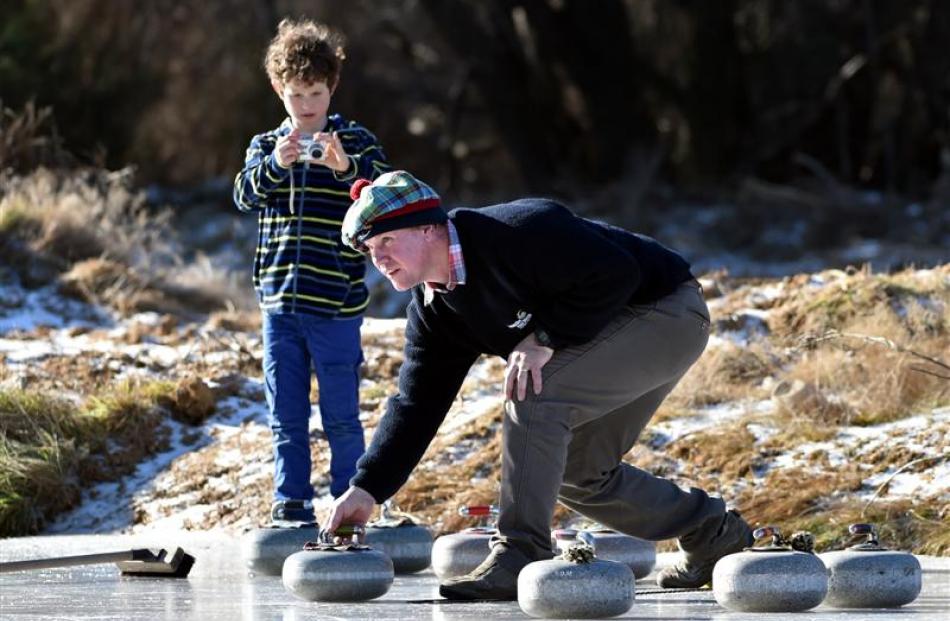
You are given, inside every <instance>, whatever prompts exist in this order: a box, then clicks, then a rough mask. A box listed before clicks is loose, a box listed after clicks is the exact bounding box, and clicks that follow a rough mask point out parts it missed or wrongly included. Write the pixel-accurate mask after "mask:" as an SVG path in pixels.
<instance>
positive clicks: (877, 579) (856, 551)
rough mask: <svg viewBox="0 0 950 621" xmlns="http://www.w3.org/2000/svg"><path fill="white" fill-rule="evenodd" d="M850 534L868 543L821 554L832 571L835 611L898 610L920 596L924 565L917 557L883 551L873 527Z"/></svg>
mask: <svg viewBox="0 0 950 621" xmlns="http://www.w3.org/2000/svg"><path fill="white" fill-rule="evenodd" d="M848 532H849V533H851V535H853V536H861V535H865V536H866V539H865V541H864V542H862V543H859V544H857V545H853V546H851V547H850V548H847V549H845V550H838V551H835V552H825V553H824V554H820V555H819V557H820V558H821V560H822V562H824V564H825V566H826V567H827V568H828V596H827V597H826V598H825V604H827V605H829V606H831V607H832V608H896V607H898V606H903V605H904V604H909V603H910V602H912V601H914V600H915V599H917V596H918V595H920V586H921V576H920V562H919V561H918V560H917V558H916V557H915V556H914V555H913V554H908V553H906V552H897V551H895V550H888V549H886V548H882V547H881V545H880V544H879V543H878V539H877V529H876V528H874V526H873V525H871V524H852V525H851V526H850V527H849V528H848Z"/></svg>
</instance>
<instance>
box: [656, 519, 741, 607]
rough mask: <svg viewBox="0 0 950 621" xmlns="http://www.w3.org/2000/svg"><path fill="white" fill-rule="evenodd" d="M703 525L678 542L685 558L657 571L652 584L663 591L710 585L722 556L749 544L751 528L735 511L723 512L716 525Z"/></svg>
mask: <svg viewBox="0 0 950 621" xmlns="http://www.w3.org/2000/svg"><path fill="white" fill-rule="evenodd" d="M716 526H717V525H716V524H715V522H714V523H713V524H712V527H710V525H708V524H703V525H702V526H700V527H699V528H697V529H696V531H694V532H693V533H689V534H688V535H685V536H683V537H682V538H681V539H680V549H682V550H683V552H684V553H685V556H686V558H685V559H684V560H682V561H680V562H678V563H676V564H675V565H671V566H670V567H667V568H665V569H663V571H661V572H660V573H659V574H658V575H657V577H656V583H657V584H658V585H659V586H660V587H661V588H664V589H698V588H699V587H701V586H703V585H704V584H709V583H710V582H712V574H713V568H714V567H715V566H716V563H717V562H718V561H719V559H721V558H722V557H724V556H727V555H729V554H734V553H735V552H741V551H742V549H743V548H747V547H749V546H751V545H752V543H753V541H754V539H753V537H752V528H751V527H750V526H749V525H748V524H747V523H746V521H745V520H743V519H742V516H741V515H739V512H738V511H735V510H731V511H727V512H726V515H725V516H724V517H723V518H722V520H721V521H720V523H719V524H718V528H715V530H713V528H714V527H716Z"/></svg>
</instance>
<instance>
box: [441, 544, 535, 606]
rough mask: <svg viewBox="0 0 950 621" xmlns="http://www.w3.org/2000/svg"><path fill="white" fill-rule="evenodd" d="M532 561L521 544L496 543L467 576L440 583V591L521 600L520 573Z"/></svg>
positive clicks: (449, 596) (445, 594) (452, 595)
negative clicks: (520, 548) (517, 546)
mask: <svg viewBox="0 0 950 621" xmlns="http://www.w3.org/2000/svg"><path fill="white" fill-rule="evenodd" d="M530 562H531V559H529V558H528V557H527V556H526V555H525V554H524V553H523V552H521V551H520V550H518V549H517V548H513V547H508V546H506V545H504V544H496V545H495V546H494V547H493V548H492V550H491V553H489V555H488V558H486V559H485V560H484V561H482V563H481V565H479V566H478V567H476V568H475V569H473V570H472V571H471V572H469V573H468V574H466V575H464V576H459V577H457V578H451V579H449V580H446V581H445V582H443V583H442V584H440V585H439V595H441V596H442V597H444V598H446V599H461V600H472V599H488V600H498V601H514V600H517V599H518V573H519V572H521V570H522V569H523V568H524V566H525V565H527V564H528V563H530Z"/></svg>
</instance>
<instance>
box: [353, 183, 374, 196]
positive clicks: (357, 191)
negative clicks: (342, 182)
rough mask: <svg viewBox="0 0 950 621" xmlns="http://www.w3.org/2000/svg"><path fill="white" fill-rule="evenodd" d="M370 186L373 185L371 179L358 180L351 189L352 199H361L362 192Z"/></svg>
mask: <svg viewBox="0 0 950 621" xmlns="http://www.w3.org/2000/svg"><path fill="white" fill-rule="evenodd" d="M368 185H373V182H372V181H370V180H369V179H357V180H356V181H354V182H353V185H352V186H351V187H350V198H351V199H353V200H356V199H358V198H359V197H360V192H362V191H363V188H365V187H366V186H368Z"/></svg>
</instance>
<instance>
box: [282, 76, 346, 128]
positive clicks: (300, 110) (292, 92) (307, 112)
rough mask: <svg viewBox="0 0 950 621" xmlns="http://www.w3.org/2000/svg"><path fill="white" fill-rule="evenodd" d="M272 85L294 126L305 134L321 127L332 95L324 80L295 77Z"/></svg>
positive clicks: (331, 90)
mask: <svg viewBox="0 0 950 621" xmlns="http://www.w3.org/2000/svg"><path fill="white" fill-rule="evenodd" d="M273 87H274V90H275V91H276V92H277V96H278V97H280V100H281V101H282V102H284V109H285V110H287V114H288V115H290V118H291V119H292V120H293V122H294V127H296V128H297V129H299V130H300V131H301V132H303V133H305V134H313V133H314V132H317V131H320V129H322V128H323V126H324V124H325V123H326V118H327V109H328V108H329V107H330V97H331V96H332V95H333V89H332V88H330V87H328V86H327V83H326V82H309V83H308V82H301V81H300V80H296V79H295V80H291V81H290V82H288V83H286V84H284V85H280V84H277V83H274V84H273Z"/></svg>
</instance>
